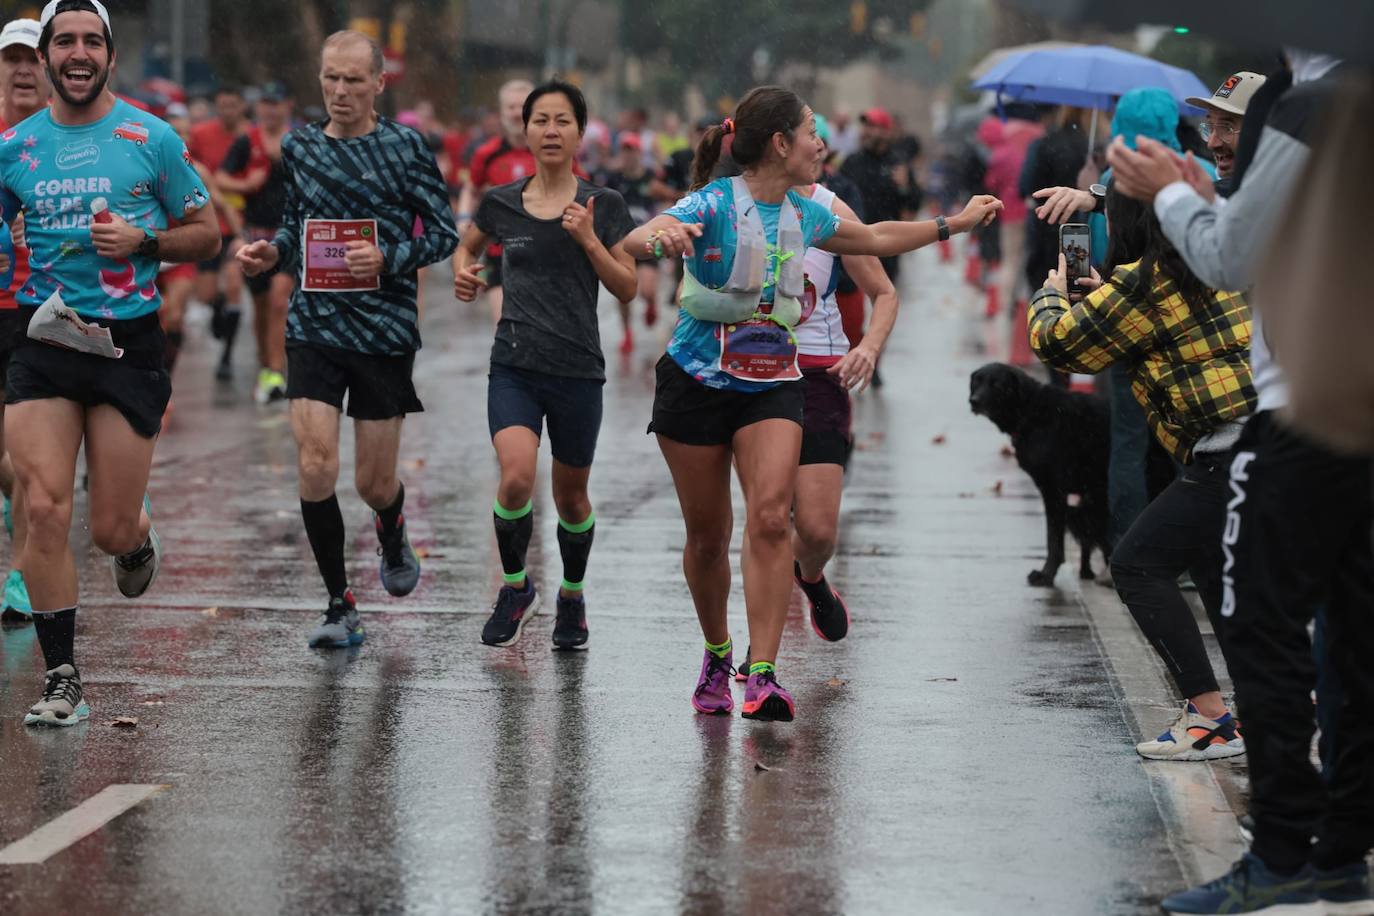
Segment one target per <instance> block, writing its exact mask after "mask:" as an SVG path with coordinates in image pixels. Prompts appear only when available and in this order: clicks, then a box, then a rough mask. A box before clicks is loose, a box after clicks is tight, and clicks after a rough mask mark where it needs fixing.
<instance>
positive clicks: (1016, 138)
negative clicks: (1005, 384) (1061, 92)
mask: <svg viewBox="0 0 1374 916" xmlns="http://www.w3.org/2000/svg"><path fill="white" fill-rule="evenodd" d="M1044 133H1045V128H1044V126H1043V125H1041V124H1040V123H1038V122H1036V121H1023V120H1021V119H1020V118H1014V117H1013V118H1008V119H1007V120H1006V121H1003V120H1001V119H1000V118H998V117H997V116H996V115H989V116H988V117H987V118H985V119H984V120H983V123H981V124H979V125H978V142H979V143H981V144H983V146H984V147H986V148H987V150H988V170H987V175H986V177H985V178H984V181H983V183H984V185H985V187H986V189H987V192H988V193H989V194H992V195H994V196H995V197H997V198H998V199H999V200H1001V201H1002V203H1003V205H1004V207H1005V209H1004V211H1003V217H1002V219H1000V220H998V221H997V227H998V228H1000V231H1001V233H1002V245H1001V248H1002V265H1001V269H1000V270H999V271H998V274H997V280H996V282H997V298H996V300H995V302H996V303H997V305H998V306H999V307H1005V305H1006V304H1010V303H1015V302H1018V301H1019V300H1021V299H1024V298H1025V297H1024V296H1018V295H1017V292H1018V290H1017V285H1018V284H1019V283H1020V282H1021V279H1022V276H1023V275H1024V273H1025V269H1026V214H1027V212H1028V210H1027V207H1026V201H1025V200H1024V199H1023V198H1022V197H1021V191H1020V187H1019V185H1020V182H1021V167H1022V166H1023V165H1024V164H1025V161H1026V150H1028V149H1029V148H1030V145H1031V144H1032V143H1034V142H1035V141H1036V140H1038V139H1040V137H1041V136H1042V135H1044ZM991 310H992V305H990V306H989V311H991ZM1013 311H1014V313H1015V314H1024V311H1025V310H1024V309H1023V308H1019V307H1018V308H1017V309H1014V310H1013Z"/></svg>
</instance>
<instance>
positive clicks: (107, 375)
mask: <svg viewBox="0 0 1374 916" xmlns="http://www.w3.org/2000/svg"><path fill="white" fill-rule="evenodd" d="M33 312H34V310H33V309H23V310H21V314H22V315H23V321H24V324H25V326H26V327H27V325H28V320H29V319H30V318H32V317H33ZM96 323H97V324H99V325H101V326H102V327H107V328H109V329H110V336H111V337H112V338H113V339H114V344H115V346H117V347H120V348H122V349H123V350H124V355H123V356H122V357H120V358H119V359H109V358H107V357H104V356H96V355H95V354H93V353H77V352H76V351H74V350H64V349H62V348H61V347H54V346H51V345H49V344H45V343H39V342H38V341H36V340H30V339H29V338H28V337H27V336H25V337H24V338H23V340H22V342H21V343H20V345H19V346H18V347H16V348H15V350H14V352H13V354H12V355H11V357H10V364H9V370H8V371H7V372H6V375H5V403H6V404H22V403H24V402H25V401H42V400H47V399H50V398H62V399H64V400H68V401H75V402H76V403H78V404H80V405H82V406H83V407H95V406H97V405H100V404H109V405H110V406H111V407H113V408H115V409H116V410H118V411H119V412H120V413H121V414H123V416H124V419H126V420H128V421H129V425H130V426H131V427H133V430H134V432H136V433H138V434H139V435H140V436H142V437H143V438H145V439H153V438H156V437H157V434H158V433H159V432H161V431H162V415H163V413H165V412H166V410H167V402H168V401H169V400H171V397H172V378H171V376H170V375H168V373H167V370H166V369H165V368H163V355H164V352H165V349H166V346H167V344H166V339H165V338H164V336H163V334H162V325H161V324H160V323H159V322H158V319H157V313H156V312H152V313H151V314H148V315H144V316H143V317H141V318H132V319H129V320H127V321H111V320H108V319H97V320H96Z"/></svg>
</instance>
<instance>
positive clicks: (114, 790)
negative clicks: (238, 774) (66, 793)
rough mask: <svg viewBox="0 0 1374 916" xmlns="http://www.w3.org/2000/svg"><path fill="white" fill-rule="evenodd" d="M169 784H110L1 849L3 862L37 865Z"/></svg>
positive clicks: (0, 861) (1, 862)
mask: <svg viewBox="0 0 1374 916" xmlns="http://www.w3.org/2000/svg"><path fill="white" fill-rule="evenodd" d="M166 788H167V786H139V785H114V786H106V787H105V788H103V789H101V790H100V791H99V792H97V793H96V794H95V795H92V796H91V797H90V798H88V799H86V800H85V801H84V802H82V803H81V804H79V805H77V806H76V807H75V808H73V809H72V810H70V811H68V812H67V813H66V814H63V815H60V816H59V817H57V818H55V819H53V820H51V821H49V822H48V823H46V824H44V825H43V826H42V827H39V828H38V829H37V830H35V831H34V832H33V833H30V834H29V835H28V836H26V837H23V838H22V839H18V840H15V841H14V842H13V843H11V844H9V845H8V846H6V847H5V848H4V849H0V865H37V864H39V863H40V862H45V861H47V860H48V859H49V858H51V857H52V856H54V855H56V854H57V853H59V852H61V851H62V850H64V849H66V848H67V847H68V846H71V845H72V844H73V843H75V842H76V841H78V840H80V839H82V838H83V837H87V836H90V835H91V834H92V833H95V832H96V831H97V830H99V829H100V828H101V827H104V826H105V825H106V824H108V823H109V822H110V821H112V820H114V819H115V818H117V817H119V816H120V815H121V814H123V813H124V812H125V811H128V810H129V809H130V808H132V807H133V806H134V805H137V804H138V803H139V802H142V801H144V800H145V799H147V798H149V797H151V796H153V795H155V794H157V793H158V792H161V791H162V790H163V789H166Z"/></svg>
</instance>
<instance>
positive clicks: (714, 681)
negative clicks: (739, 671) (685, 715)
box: [692, 649, 735, 716]
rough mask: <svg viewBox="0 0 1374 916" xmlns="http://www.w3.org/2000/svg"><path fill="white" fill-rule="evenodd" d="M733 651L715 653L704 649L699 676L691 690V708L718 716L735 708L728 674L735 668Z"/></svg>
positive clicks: (708, 714)
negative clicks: (723, 653)
mask: <svg viewBox="0 0 1374 916" xmlns="http://www.w3.org/2000/svg"><path fill="white" fill-rule="evenodd" d="M733 660H734V653H733V652H726V653H725V655H723V656H721V655H717V654H716V653H714V652H712V651H711V650H710V649H707V650H706V658H705V659H703V660H702V662H701V677H700V678H699V679H698V680H697V689H696V690H694V691H693V692H692V708H693V709H695V710H696V711H697V712H699V713H702V714H703V715H707V716H719V715H725V714H727V713H729V712H730V711H731V710H733V709H734V708H735V698H734V697H732V696H731V695H730V675H731V673H732V672H733V671H734V670H735V669H734V666H733V665H732V664H731V662H732V661H733Z"/></svg>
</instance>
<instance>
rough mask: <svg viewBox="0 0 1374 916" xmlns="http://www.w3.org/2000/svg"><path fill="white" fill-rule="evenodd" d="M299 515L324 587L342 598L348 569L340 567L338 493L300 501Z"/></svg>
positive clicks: (341, 537) (341, 539)
mask: <svg viewBox="0 0 1374 916" xmlns="http://www.w3.org/2000/svg"><path fill="white" fill-rule="evenodd" d="M301 518H303V519H304V520H305V533H306V536H307V537H309V538H310V549H311V550H313V551H315V564H316V565H317V566H319V568H320V576H321V577H323V579H324V587H325V588H327V589H328V590H329V597H330V598H342V597H343V595H344V592H346V591H348V571H347V569H346V568H345V566H344V521H343V512H342V511H341V510H340V509H339V498H338V496H330V497H329V498H328V499H322V500H320V501H319V502H309V501H308V500H304V499H303V500H301Z"/></svg>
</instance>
